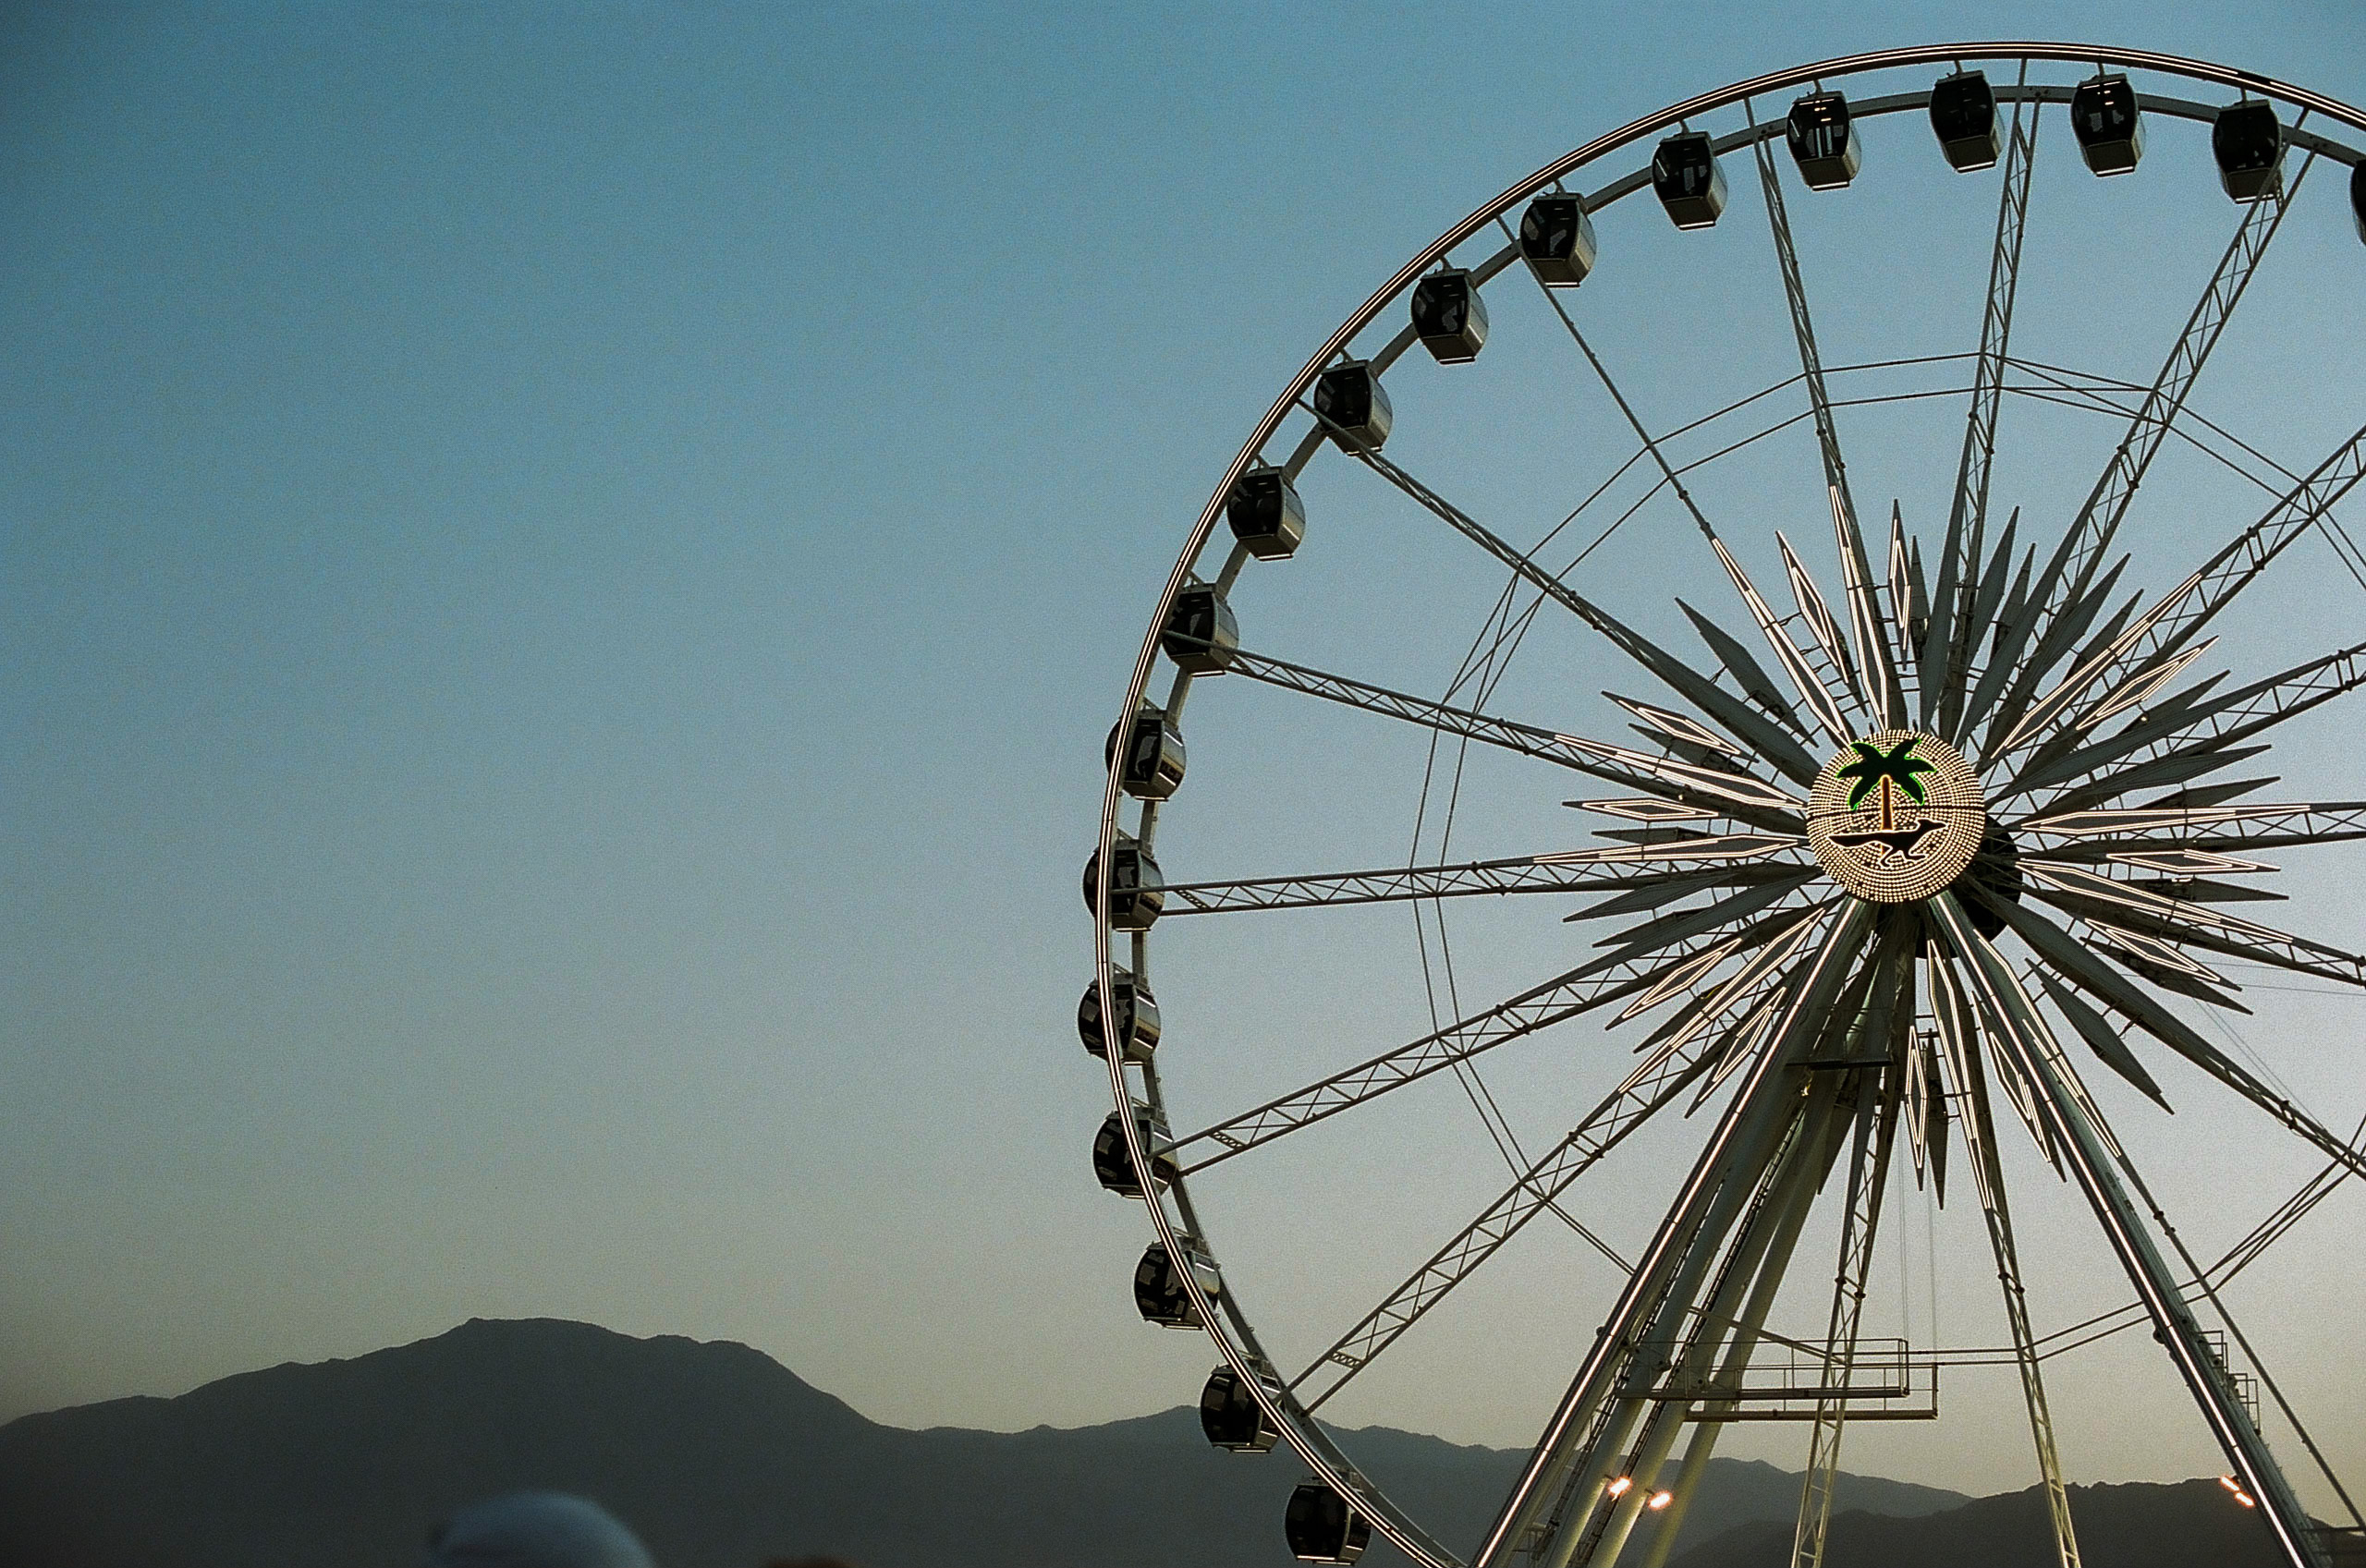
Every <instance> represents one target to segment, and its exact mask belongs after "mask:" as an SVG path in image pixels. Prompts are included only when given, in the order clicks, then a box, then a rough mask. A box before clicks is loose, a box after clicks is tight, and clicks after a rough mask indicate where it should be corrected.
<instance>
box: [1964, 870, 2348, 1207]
mask: <svg viewBox="0 0 2366 1568" xmlns="http://www.w3.org/2000/svg"><path fill="white" fill-rule="evenodd" d="M1987 904H1988V907H1989V908H1990V909H1991V910H1992V911H1993V912H1994V913H1995V914H1997V915H1999V916H2001V917H2002V918H2004V920H2005V922H2006V925H2007V926H2008V927H2010V928H2011V930H2012V931H2013V934H2014V935H2016V936H2018V937H2019V938H2020V939H2021V940H2022V941H2023V942H2027V943H2028V944H2029V948H2030V951H2031V953H2032V954H2035V955H2036V957H2037V959H2038V961H2039V962H2040V963H2041V964H2043V965H2044V966H2046V967H2047V968H2048V969H2051V970H2052V971H2053V972H2054V973H2055V975H2058V976H2060V977H2061V978H2063V979H2065V980H2067V981H2068V982H2070V983H2071V984H2072V985H2074V986H2076V987H2078V988H2079V990H2080V991H2085V992H2086V993H2087V994H2088V995H2089V996H2091V997H2092V998H2094V999H2095V1000H2096V1001H2098V1002H2100V1003H2103V1004H2104V1006H2105V1007H2107V1008H2109V1009H2110V1010H2111V1011H2112V1012H2114V1013H2116V1014H2118V1015H2120V1016H2121V1017H2122V1018H2125V1019H2127V1020H2128V1022H2129V1023H2130V1024H2133V1025H2134V1026H2136V1027H2138V1028H2140V1029H2142V1030H2143V1031H2144V1032H2145V1033H2146V1034H2149V1035H2151V1036H2152V1037H2153V1039H2157V1040H2159V1041H2161V1042H2162V1043H2163V1044H2164V1045H2166V1046H2167V1047H2169V1049H2171V1050H2172V1051H2176V1052H2177V1054H2178V1055H2180V1056H2182V1057H2184V1058H2185V1059H2186V1060H2187V1061H2189V1062H2190V1063H2192V1064H2194V1065H2195V1066H2197V1067H2199V1068H2201V1070H2202V1071H2203V1072H2205V1073H2207V1074H2209V1075H2210V1076H2212V1077H2214V1078H2215V1079H2217V1080H2218V1081H2219V1082H2220V1083H2221V1084H2223V1085H2225V1086H2226V1088H2230V1089H2233V1090H2234V1091H2235V1092H2236V1093H2237V1094H2238V1095H2240V1096H2242V1097H2243V1098H2244V1099H2245V1100H2250V1102H2251V1103H2252V1104H2253V1105H2255V1106H2257V1107H2259V1108H2260V1109H2261V1110H2262V1111H2264V1112H2267V1114H2268V1115H2270V1116H2271V1117H2273V1118H2274V1119H2275V1121H2277V1122H2278V1123H2281V1124H2283V1125H2284V1126H2285V1127H2286V1128H2287V1129H2288V1130H2290V1131H2291V1132H2293V1133H2295V1134H2297V1135H2298V1136H2299V1137H2300V1138H2301V1139H2302V1140H2303V1141H2304V1142H2307V1143H2309V1144H2311V1146H2313V1147H2314V1148H2315V1149H2318V1150H2319V1151H2320V1152H2321V1153H2323V1154H2324V1155H2325V1156H2327V1157H2328V1158H2330V1159H2333V1160H2336V1161H2339V1162H2340V1163H2341V1164H2342V1166H2343V1168H2344V1169H2346V1170H2348V1171H2349V1172H2351V1173H2354V1174H2359V1175H2366V1153H2361V1152H2360V1150H2359V1149H2355V1148H2353V1147H2352V1146H2351V1145H2350V1144H2349V1143H2348V1141H2347V1140H2345V1139H2344V1138H2342V1137H2341V1136H2339V1135H2337V1134H2336V1133H2335V1132H2333V1131H2332V1130H2331V1129H2330V1128H2328V1127H2326V1126H2325V1125H2324V1124H2323V1123H2321V1122H2319V1121H2318V1120H2317V1119H2316V1118H2315V1117H2313V1116H2311V1115H2310V1114H2309V1113H2308V1112H2306V1111H2304V1110H2302V1109H2301V1108H2300V1107H2299V1106H2298V1105H2295V1104H2294V1103H2293V1102H2292V1101H2291V1100H2287V1098H2285V1097H2284V1096H2283V1095H2280V1094H2277V1093H2276V1092H2275V1090H2274V1089H2271V1088H2268V1087H2267V1086H2266V1085H2265V1084H2263V1083H2262V1082H2261V1081H2260V1080H2259V1079H2258V1078H2257V1077H2256V1076H2253V1075H2252V1074H2251V1072H2250V1070H2249V1069H2248V1068H2245V1067H2243V1066H2242V1065H2241V1064H2238V1063H2237V1062H2235V1061H2234V1060H2233V1059H2232V1058H2230V1057H2229V1056H2227V1055H2226V1052H2224V1051H2220V1050H2219V1049H2218V1048H2217V1047H2216V1046H2214V1045H2212V1044H2211V1043H2210V1042H2209V1041H2208V1040H2205V1039H2202V1038H2201V1035H2199V1034H2198V1033H2196V1032H2195V1031H2194V1029H2193V1028H2192V1027H2191V1026H2189V1025H2188V1024H2187V1023H2186V1022H2185V1020H2184V1019H2182V1018H2180V1017H2178V1016H2177V1015H2176V1014H2174V1013H2172V1012H2170V1011H2169V1010H2168V1009H2167V1008H2166V1007H2165V1006H2163V1005H2162V1004H2161V1003H2157V1002H2155V1001H2153V999H2152V998H2151V997H2149V996H2147V995H2145V994H2144V993H2143V991H2140V990H2139V989H2138V987H2137V986H2136V984H2135V983H2134V982H2133V981H2131V980H2128V979H2126V978H2123V977H2121V976H2120V975H2118V974H2116V973H2115V972H2114V971H2113V970H2112V968H2111V966H2108V965H2106V964H2105V963H2104V962H2103V961H2102V960H2101V959H2099V958H2097V957H2096V956H2094V954H2092V953H2091V952H2089V951H2088V950H2087V948H2086V947H2084V946H2083V945H2082V944H2080V943H2079V942H2077V941H2075V940H2074V939H2072V938H2071V936H2070V935H2069V933H2068V932H2067V931H2065V930H2062V929H2061V928H2060V927H2058V926H2056V925H2055V924H2054V922H2052V921H2051V920H2048V919H2046V918H2044V917H2043V916H2042V915H2039V914H2036V913H2035V912H2033V911H2031V910H2027V909H2023V908H2020V907H2019V906H2015V905H2012V904H2010V903H2008V902H2006V901H2005V900H2001V899H1991V900H1988V901H1987ZM2074 1022H2075V1020H2074Z"/></svg>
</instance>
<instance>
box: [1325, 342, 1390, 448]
mask: <svg viewBox="0 0 2366 1568" xmlns="http://www.w3.org/2000/svg"><path fill="white" fill-rule="evenodd" d="M1314 413H1315V417H1316V418H1317V419H1320V420H1322V422H1323V429H1324V430H1325V431H1327V432H1330V435H1331V439H1332V441H1333V442H1334V443H1335V444H1337V445H1338V448H1339V450H1340V451H1342V452H1377V451H1379V450H1380V447H1381V444H1382V443H1383V442H1384V441H1386V440H1387V439H1388V426H1389V422H1390V419H1391V417H1392V416H1391V413H1390V410H1389V407H1388V394H1387V392H1386V391H1385V390H1384V389H1383V387H1382V386H1381V384H1380V378H1379V377H1378V376H1376V375H1374V374H1372V365H1371V364H1370V362H1368V361H1366V360H1363V359H1353V360H1350V361H1348V363H1347V364H1344V365H1334V366H1332V367H1331V368H1330V369H1329V370H1327V371H1323V373H1322V374H1321V375H1319V376H1317V377H1315V378H1314Z"/></svg>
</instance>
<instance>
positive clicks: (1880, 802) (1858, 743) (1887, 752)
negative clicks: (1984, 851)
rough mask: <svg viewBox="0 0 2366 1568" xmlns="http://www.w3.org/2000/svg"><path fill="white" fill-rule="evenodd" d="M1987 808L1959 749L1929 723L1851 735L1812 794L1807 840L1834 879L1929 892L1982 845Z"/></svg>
mask: <svg viewBox="0 0 2366 1568" xmlns="http://www.w3.org/2000/svg"><path fill="white" fill-rule="evenodd" d="M1987 827H1988V811H1987V808H1986V807H1985V806H1984V805H1982V802H1981V798H1980V783H1979V781H1978V780H1977V779H1975V778H1973V777H1972V776H1971V769H1970V766H1969V765H1968V764H1966V763H1965V761H1964V760H1963V756H1962V754H1961V753H1959V752H1958V751H1957V750H1956V748H1954V747H1952V746H1949V745H1948V744H1947V743H1946V742H1945V741H1943V740H1941V739H1940V738H1939V737H1938V736H1936V735H1925V734H1923V733H1922V732H1921V730H1884V731H1882V732H1881V733H1880V734H1879V735H1868V736H1866V737H1865V738H1864V739H1863V740H1852V741H1850V742H1849V743H1848V747H1847V748H1845V749H1844V750H1842V752H1841V753H1840V755H1839V756H1837V757H1835V758H1834V759H1833V760H1831V761H1829V762H1826V763H1825V764H1824V765H1823V772H1821V773H1818V774H1817V775H1816V780H1815V788H1814V789H1813V790H1811V791H1810V792H1809V794H1808V842H1809V843H1810V844H1811V845H1813V846H1814V848H1815V857H1816V858H1817V859H1818V860H1820V861H1822V862H1823V869H1825V870H1827V871H1829V872H1831V873H1832V880H1833V881H1836V882H1838V883H1839V884H1840V885H1841V886H1842V887H1844V888H1847V889H1848V891H1849V892H1850V893H1855V894H1856V895H1857V896H1858V897H1860V898H1863V899H1869V900H1871V901H1872V902H1873V903H1875V904H1911V903H1913V902H1914V901H1915V900H1916V899H1919V898H1928V897H1930V896H1931V895H1932V894H1933V893H1937V892H1938V891H1939V890H1940V889H1942V888H1944V887H1945V886H1946V885H1947V884H1948V883H1949V882H1952V881H1955V880H1956V878H1957V877H1958V876H1960V875H1962V874H1963V869H1964V868H1965V867H1966V866H1969V865H1970V864H1971V857H1973V856H1974V855H1976V854H1978V853H1979V852H1980V839H1981V834H1982V833H1984V832H1985V831H1986V830H1987Z"/></svg>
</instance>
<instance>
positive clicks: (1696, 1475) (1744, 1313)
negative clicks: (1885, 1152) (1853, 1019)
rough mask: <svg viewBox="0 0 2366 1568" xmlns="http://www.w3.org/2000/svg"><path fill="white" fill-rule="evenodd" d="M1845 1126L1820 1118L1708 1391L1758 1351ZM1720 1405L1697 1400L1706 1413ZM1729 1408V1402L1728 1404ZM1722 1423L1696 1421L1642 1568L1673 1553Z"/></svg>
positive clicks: (1733, 1381) (1735, 1384)
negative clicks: (1803, 1176) (1804, 1175)
mask: <svg viewBox="0 0 2366 1568" xmlns="http://www.w3.org/2000/svg"><path fill="white" fill-rule="evenodd" d="M1846 1130H1847V1126H1846V1124H1844V1123H1837V1122H1836V1119H1835V1118H1834V1117H1832V1116H1829V1115H1827V1116H1826V1117H1824V1119H1823V1131H1822V1136H1821V1137H1820V1139H1819V1140H1818V1141H1819V1143H1820V1145H1821V1147H1820V1148H1817V1149H1815V1150H1814V1152H1813V1156H1812V1164H1811V1170H1812V1172H1813V1179H1812V1180H1810V1181H1802V1182H1799V1183H1798V1184H1797V1185H1795V1186H1794V1187H1793V1188H1792V1191H1791V1197H1790V1201H1789V1202H1788V1203H1787V1205H1786V1206H1785V1209H1784V1211H1783V1213H1782V1215H1781V1217H1780V1218H1779V1219H1777V1220H1776V1222H1775V1224H1774V1236H1773V1239H1772V1240H1771V1241H1770V1242H1769V1243H1768V1244H1767V1248H1766V1256H1765V1259H1764V1261H1762V1262H1761V1263H1760V1264H1759V1266H1758V1278H1757V1281H1756V1282H1755V1283H1753V1284H1752V1285H1751V1286H1750V1300H1749V1301H1748V1302H1747V1303H1746V1304H1745V1305H1744V1306H1743V1307H1742V1309H1741V1314H1740V1320H1739V1321H1738V1323H1737V1324H1736V1325H1735V1329H1734V1337H1733V1340H1732V1342H1731V1343H1729V1344H1728V1345H1727V1346H1726V1355H1725V1359H1724V1361H1723V1363H1722V1364H1721V1365H1720V1366H1719V1367H1718V1368H1717V1375H1716V1377H1715V1379H1714V1380H1713V1382H1712V1385H1711V1386H1712V1387H1713V1388H1714V1389H1717V1390H1719V1391H1726V1392H1731V1391H1734V1390H1738V1389H1739V1388H1740V1386H1741V1380H1742V1372H1743V1370H1744V1369H1745V1368H1746V1367H1748V1366H1749V1365H1750V1355H1752V1353H1754V1352H1755V1351H1756V1350H1757V1348H1758V1342H1759V1338H1760V1335H1761V1333H1762V1331H1763V1330H1764V1329H1765V1327H1766V1315H1767V1314H1768V1313H1769V1312H1771V1311H1772V1310H1774V1297H1775V1296H1776V1295H1778V1294H1780V1293H1781V1290H1782V1286H1783V1277H1784V1275H1785V1274H1786V1272H1787V1271H1788V1270H1789V1268H1790V1263H1791V1254H1792V1252H1793V1250H1794V1249H1796V1248H1797V1247H1798V1246H1799V1232H1800V1231H1801V1230H1802V1229H1804V1228H1805V1227H1806V1225H1807V1219H1808V1215H1809V1213H1810V1212H1811V1210H1812V1209H1814V1207H1815V1196H1816V1194H1817V1192H1819V1191H1820V1190H1822V1188H1823V1184H1824V1181H1825V1178H1826V1177H1828V1176H1829V1175H1830V1174H1831V1172H1832V1165H1833V1161H1835V1160H1836V1159H1837V1158H1838V1157H1839V1154H1840V1137H1839V1134H1840V1133H1843V1132H1845V1131H1846ZM1719 1403H1720V1402H1719V1401H1717V1400H1714V1399H1707V1400H1703V1401H1701V1406H1702V1408H1703V1409H1704V1410H1705V1409H1706V1408H1707V1407H1709V1406H1711V1405H1715V1404H1719ZM1726 1403H1728V1404H1730V1402H1726ZM1725 1429H1726V1423H1725V1422H1723V1421H1719V1420H1700V1421H1696V1422H1695V1423H1694V1425H1693V1428H1692V1440H1691V1442H1689V1443H1688V1444H1687V1445H1686V1446H1685V1450H1684V1461H1683V1463H1682V1465H1680V1466H1679V1467H1678V1468H1677V1477H1676V1479H1675V1480H1674V1481H1673V1482H1671V1483H1670V1484H1669V1486H1668V1488H1667V1489H1668V1491H1669V1492H1670V1493H1671V1494H1672V1499H1673V1501H1670V1502H1669V1504H1668V1507H1667V1512H1666V1513H1663V1514H1661V1515H1660V1522H1659V1529H1658V1533H1657V1534H1656V1535H1654V1536H1653V1538H1652V1548H1651V1550H1650V1551H1649V1552H1647V1553H1645V1554H1644V1557H1643V1562H1642V1568H1663V1565H1664V1564H1665V1562H1667V1560H1668V1554H1669V1553H1670V1552H1671V1551H1673V1550H1675V1547H1676V1538H1677V1536H1678V1535H1679V1534H1681V1533H1682V1531H1683V1529H1684V1516H1685V1513H1686V1512H1687V1511H1688V1510H1689V1509H1690V1508H1691V1506H1692V1494H1693V1492H1694V1491H1695V1490H1697V1489H1699V1487H1700V1485H1701V1475H1702V1473H1703V1472H1704V1471H1706V1470H1707V1469H1708V1467H1709V1459H1710V1456H1711V1455H1712V1454H1714V1453H1715V1452H1716V1448H1717V1440H1718V1438H1720V1437H1721V1436H1723V1435H1724V1433H1725Z"/></svg>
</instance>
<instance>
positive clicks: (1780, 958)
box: [1671, 904, 1833, 1050]
mask: <svg viewBox="0 0 2366 1568" xmlns="http://www.w3.org/2000/svg"><path fill="white" fill-rule="evenodd" d="M1832 907H1833V906H1831V905H1829V904H1823V905H1819V906H1816V907H1815V908H1813V909H1811V910H1808V911H1807V912H1806V913H1805V914H1803V915H1802V916H1800V918H1799V922H1798V923H1797V924H1796V925H1794V926H1792V927H1791V929H1790V930H1787V931H1785V932H1783V933H1782V934H1781V935H1780V936H1777V937H1775V938H1774V940H1773V941H1772V942H1768V943H1767V944H1766V945H1765V946H1764V947H1762V948H1761V949H1760V950H1759V951H1758V952H1757V953H1756V954H1752V955H1751V957H1750V962H1749V963H1747V964H1744V965H1743V966H1741V967H1740V968H1739V969H1737V970H1736V971H1734V973H1733V975H1732V977H1731V978H1728V979H1726V982H1725V983H1724V984H1723V985H1721V986H1719V987H1718V988H1717V990H1716V991H1715V992H1714V994H1713V995H1712V996H1711V998H1710V1001H1709V1004H1708V1006H1707V1007H1706V1008H1705V1009H1703V1010H1702V1012H1701V1015H1700V1016H1699V1017H1697V1018H1695V1019H1694V1020H1693V1021H1692V1023H1691V1024H1689V1026H1687V1027H1685V1029H1684V1030H1683V1031H1682V1032H1681V1033H1679V1034H1678V1035H1677V1037H1676V1039H1674V1041H1673V1042H1671V1043H1673V1044H1674V1045H1675V1046H1676V1047H1677V1049H1679V1050H1680V1049H1682V1048H1683V1047H1685V1046H1687V1045H1689V1044H1690V1043H1692V1041H1693V1040H1695V1039H1699V1038H1700V1037H1701V1034H1702V1033H1703V1032H1705V1031H1706V1030H1708V1029H1709V1028H1710V1027H1713V1026H1714V1023H1715V1022H1716V1021H1717V1019H1718V1018H1719V1017H1720V1016H1721V1015H1723V1014H1725V1013H1726V1012H1727V1011H1729V1010H1730V1009H1731V1008H1732V1007H1733V1006H1734V1004H1735V1003H1737V1002H1738V1001H1739V1000H1741V999H1742V998H1743V997H1745V996H1747V995H1748V994H1749V993H1750V991H1752V990H1754V989H1755V988H1756V987H1757V986H1758V985H1759V983H1760V982H1761V981H1762V980H1764V979H1765V978H1766V977H1767V975H1768V974H1769V973H1770V972H1772V971H1773V970H1774V969H1778V968H1780V967H1781V966H1783V965H1784V964H1785V963H1786V962H1787V961H1788V960H1789V958H1790V956H1791V954H1794V953H1797V952H1798V951H1799V947H1800V944H1802V943H1803V942H1806V941H1807V940H1808V938H1809V937H1810V936H1811V935H1813V934H1814V932H1815V931H1816V930H1818V929H1819V928H1820V927H1822V926H1823V921H1824V917H1825V916H1827V915H1829V914H1830V913H1831V912H1832Z"/></svg>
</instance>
